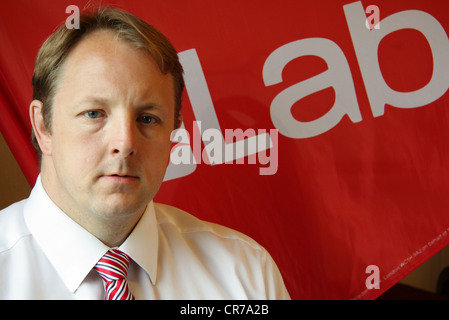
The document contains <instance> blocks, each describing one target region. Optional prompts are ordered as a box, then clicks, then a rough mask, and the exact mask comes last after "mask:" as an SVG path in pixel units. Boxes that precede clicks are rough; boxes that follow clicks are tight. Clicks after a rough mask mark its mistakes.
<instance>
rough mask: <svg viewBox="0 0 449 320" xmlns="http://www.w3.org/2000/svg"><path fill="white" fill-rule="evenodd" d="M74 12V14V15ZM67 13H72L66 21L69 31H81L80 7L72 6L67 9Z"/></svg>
mask: <svg viewBox="0 0 449 320" xmlns="http://www.w3.org/2000/svg"><path fill="white" fill-rule="evenodd" d="M72 12H73V13H72ZM65 13H72V14H71V15H70V16H68V17H67V19H66V20H65V26H66V27H67V29H79V28H80V9H79V8H78V6H75V5H73V4H72V5H70V6H67V8H65Z"/></svg>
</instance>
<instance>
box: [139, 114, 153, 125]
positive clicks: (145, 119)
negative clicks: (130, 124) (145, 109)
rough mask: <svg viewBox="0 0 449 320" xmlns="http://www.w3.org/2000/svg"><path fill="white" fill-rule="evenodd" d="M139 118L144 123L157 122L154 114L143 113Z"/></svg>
mask: <svg viewBox="0 0 449 320" xmlns="http://www.w3.org/2000/svg"><path fill="white" fill-rule="evenodd" d="M139 119H140V121H141V122H142V123H144V124H152V123H154V122H157V120H156V118H155V117H152V116H149V115H143V116H141V117H140V118H139Z"/></svg>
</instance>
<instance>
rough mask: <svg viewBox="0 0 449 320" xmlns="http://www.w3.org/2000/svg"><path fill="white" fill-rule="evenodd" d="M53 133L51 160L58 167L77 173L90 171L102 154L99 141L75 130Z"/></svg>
mask: <svg viewBox="0 0 449 320" xmlns="http://www.w3.org/2000/svg"><path fill="white" fill-rule="evenodd" d="M54 133H55V134H54V137H55V138H54V139H53V143H52V152H53V158H54V160H55V161H56V162H58V163H59V165H60V166H64V167H65V168H66V170H70V169H72V170H76V172H78V173H81V172H83V171H87V170H92V166H94V165H95V164H96V163H97V162H98V158H99V157H100V155H101V152H102V148H101V144H100V141H101V140H100V139H97V138H93V137H92V136H89V135H83V133H82V132H81V131H78V132H76V131H75V130H58V131H55V132H54Z"/></svg>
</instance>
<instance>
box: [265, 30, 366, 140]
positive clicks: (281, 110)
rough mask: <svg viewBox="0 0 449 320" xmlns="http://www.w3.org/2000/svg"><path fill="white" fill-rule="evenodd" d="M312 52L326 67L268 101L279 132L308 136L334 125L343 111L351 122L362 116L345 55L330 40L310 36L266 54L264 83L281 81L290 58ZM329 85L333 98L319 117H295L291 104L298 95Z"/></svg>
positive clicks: (286, 134) (271, 83) (301, 96)
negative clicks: (324, 62) (326, 68)
mask: <svg viewBox="0 0 449 320" xmlns="http://www.w3.org/2000/svg"><path fill="white" fill-rule="evenodd" d="M307 55H314V56H319V57H321V58H323V59H324V60H325V61H326V63H327V65H328V70H326V71H324V72H322V73H320V74H319V75H316V76H314V77H312V78H309V79H306V80H304V81H301V82H299V83H297V84H295V85H293V86H291V87H289V88H287V89H285V90H284V91H282V92H281V93H279V94H278V95H277V96H276V97H275V98H274V100H273V102H272V103H271V108H270V113H271V120H272V121H273V123H274V126H275V127H276V128H277V129H278V130H279V132H280V133H281V134H283V135H285V136H287V137H290V138H296V139H300V138H309V137H313V136H317V135H319V134H322V133H324V132H326V131H328V130H330V129H332V128H333V127H334V126H336V125H337V124H338V123H339V122H340V120H341V119H342V118H343V116H344V115H345V114H347V115H348V116H349V118H350V119H351V120H352V122H359V121H361V120H362V115H361V114H360V110H359V106H358V104H357V97H356V93H355V89H354V85H353V83H354V82H353V81H352V76H351V70H350V69H349V66H348V63H347V61H346V58H345V55H344V54H343V52H342V51H341V49H340V47H339V46H338V45H337V44H336V43H335V42H332V41H331V40H328V39H324V38H310V39H303V40H297V41H293V42H290V43H288V44H286V45H283V46H282V47H280V48H278V49H276V50H275V51H273V53H271V54H270V55H269V57H268V58H267V60H266V61H265V64H264V66H263V72H262V75H263V80H264V82H265V85H266V86H272V85H275V84H278V83H281V82H282V71H283V70H284V67H285V66H286V65H287V63H289V62H290V61H292V60H293V59H296V58H299V57H302V56H307ZM328 87H333V88H334V90H335V102H334V105H333V107H332V108H331V109H330V110H329V111H328V112H327V113H326V114H325V115H323V116H322V117H321V118H318V119H316V120H313V121H308V122H303V121H298V120H296V119H295V118H294V117H293V115H292V113H291V111H290V110H291V108H292V106H293V105H294V104H295V103H296V102H297V101H299V100H300V99H302V98H304V97H306V96H308V95H310V94H312V93H314V92H318V91H320V90H322V89H325V88H328Z"/></svg>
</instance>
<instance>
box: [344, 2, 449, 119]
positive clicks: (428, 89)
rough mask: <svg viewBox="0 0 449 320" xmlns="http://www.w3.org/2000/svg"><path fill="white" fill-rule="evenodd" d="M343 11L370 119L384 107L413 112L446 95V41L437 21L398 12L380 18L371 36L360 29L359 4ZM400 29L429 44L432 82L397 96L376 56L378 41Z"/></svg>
mask: <svg viewBox="0 0 449 320" xmlns="http://www.w3.org/2000/svg"><path fill="white" fill-rule="evenodd" d="M343 9H344V12H345V15H346V20H347V22H348V26H349V31H350V33H351V37H352V41H353V43H354V48H355V52H356V55H357V60H358V63H359V66H360V70H361V72H362V77H363V81H364V82H365V88H366V91H367V93H368V98H369V101H370V104H371V110H372V112H373V115H374V117H378V116H381V115H383V114H384V111H385V104H390V105H392V106H394V107H397V108H417V107H421V106H424V105H426V104H429V103H431V102H433V101H435V100H437V99H438V98H440V97H441V96H442V95H443V94H444V93H445V92H446V91H447V89H448V88H449V39H448V37H447V34H446V32H445V31H444V28H443V27H442V26H441V24H440V23H439V22H438V20H436V19H435V18H434V17H432V16H431V15H430V14H428V13H426V12H423V11H418V10H408V11H402V12H398V13H395V14H392V15H390V16H389V17H386V18H384V19H383V20H382V28H381V29H380V30H375V32H373V31H370V30H367V29H366V28H364V27H363V22H362V21H363V20H364V19H365V13H364V11H363V7H362V4H361V3H360V2H355V3H351V4H347V5H345V6H343ZM361 22H362V23H361ZM401 29H415V30H418V31H419V32H421V33H422V34H423V35H424V36H425V37H426V39H427V41H428V42H429V45H430V49H431V51H432V57H433V74H432V79H431V80H430V81H429V83H428V84H427V85H425V86H424V87H423V88H421V89H418V90H415V91H410V92H398V91H395V90H393V89H391V88H390V87H389V86H388V85H387V83H386V82H385V80H384V78H383V76H382V72H381V71H380V67H379V59H378V56H377V51H378V47H379V43H380V41H381V40H382V39H383V38H384V37H385V36H386V35H388V34H390V33H392V32H395V31H398V30H401ZM411 68H413V66H411Z"/></svg>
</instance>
